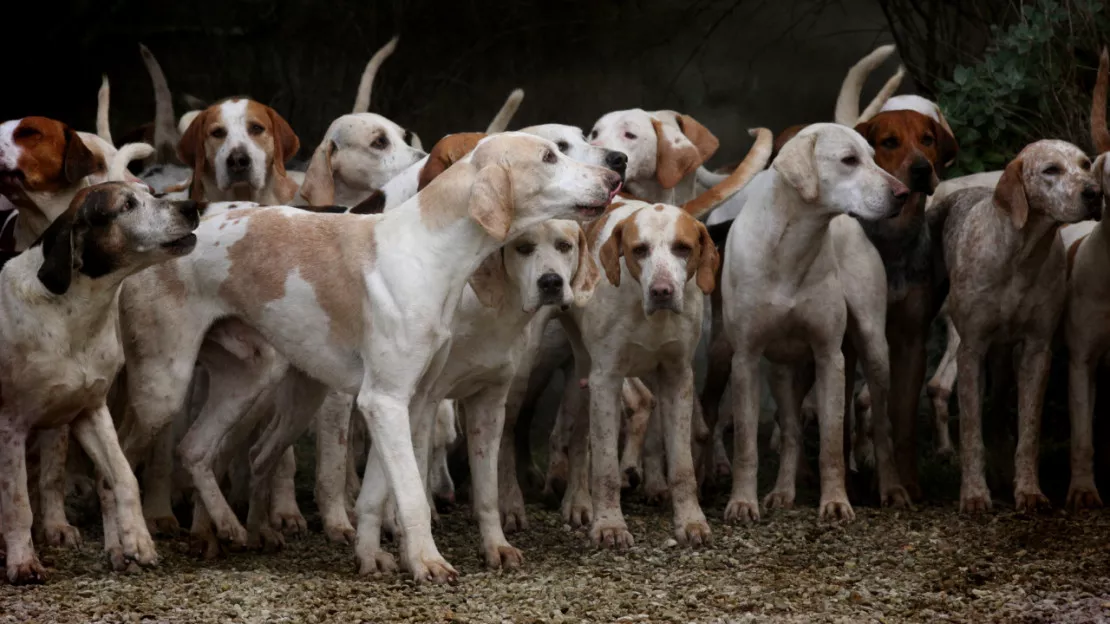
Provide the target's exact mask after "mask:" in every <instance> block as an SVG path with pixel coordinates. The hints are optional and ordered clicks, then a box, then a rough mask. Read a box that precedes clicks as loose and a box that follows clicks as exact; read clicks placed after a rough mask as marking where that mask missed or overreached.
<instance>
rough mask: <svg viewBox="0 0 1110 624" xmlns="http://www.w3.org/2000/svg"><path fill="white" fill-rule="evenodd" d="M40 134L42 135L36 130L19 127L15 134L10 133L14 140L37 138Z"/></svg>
mask: <svg viewBox="0 0 1110 624" xmlns="http://www.w3.org/2000/svg"><path fill="white" fill-rule="evenodd" d="M41 134H42V133H41V132H39V130H38V128H31V127H29V126H20V127H19V128H17V129H16V131H15V132H13V133H12V137H13V138H16V139H29V138H31V137H37V136H39V135H41Z"/></svg>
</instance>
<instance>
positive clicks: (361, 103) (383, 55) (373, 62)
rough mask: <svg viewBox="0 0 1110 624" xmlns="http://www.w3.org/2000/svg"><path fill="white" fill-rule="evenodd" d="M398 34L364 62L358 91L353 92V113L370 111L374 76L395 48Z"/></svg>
mask: <svg viewBox="0 0 1110 624" xmlns="http://www.w3.org/2000/svg"><path fill="white" fill-rule="evenodd" d="M398 39H400V37H399V36H396V35H395V36H394V37H393V38H392V39H390V40H389V43H387V44H385V45H383V46H382V47H381V48H380V49H379V50H378V51H377V52H375V53H374V56H371V57H370V62H369V63H367V64H366V69H364V70H363V71H362V80H359V82H358V93H356V94H355V108H354V110H353V111H352V112H355V113H368V112H370V91H371V89H373V88H374V76H375V75H376V74H377V73H378V69H380V68H381V66H382V63H384V62H385V59H387V58H389V57H390V56H391V55H392V54H393V51H394V50H396V49H397V40H398Z"/></svg>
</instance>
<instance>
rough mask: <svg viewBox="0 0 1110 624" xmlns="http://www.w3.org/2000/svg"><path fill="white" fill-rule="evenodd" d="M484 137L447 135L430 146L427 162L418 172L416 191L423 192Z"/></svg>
mask: <svg viewBox="0 0 1110 624" xmlns="http://www.w3.org/2000/svg"><path fill="white" fill-rule="evenodd" d="M485 136H486V135H485V133H483V132H460V133H457V134H449V135H447V136H445V137H443V138H442V139H440V140H439V141H438V142H437V143H436V144H435V145H434V146H432V151H431V152H430V153H429V154H428V162H426V163H424V168H423V169H421V170H420V179H419V182H418V183H417V185H416V190H417V191H422V190H424V187H425V186H428V184H430V183H431V181H432V180H434V179H436V177H437V176H439V174H441V173H443V172H444V171H446V170H447V168H448V167H450V166H451V165H453V164H455V162H457V161H458V160H460V159H462V157H463V156H466V155H467V154H469V153H470V150H472V149H474V146H475V145H477V144H478V141H481V140H482V139H483V138H485Z"/></svg>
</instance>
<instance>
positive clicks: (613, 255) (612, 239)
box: [598, 218, 628, 286]
mask: <svg viewBox="0 0 1110 624" xmlns="http://www.w3.org/2000/svg"><path fill="white" fill-rule="evenodd" d="M627 221H628V219H627V218H626V219H625V220H624V221H621V222H620V223H618V224H617V225H616V226H614V227H613V231H612V232H611V233H610V234H609V239H608V240H606V241H605V243H604V244H603V245H602V246H601V250H600V251H599V252H598V259H599V260H601V268H603V269H605V277H606V278H608V279H609V283H610V284H612V285H614V286H620V285H621V255H622V254H623V253H624V245H623V242H622V241H621V238H622V237H623V235H624V224H625V222H627Z"/></svg>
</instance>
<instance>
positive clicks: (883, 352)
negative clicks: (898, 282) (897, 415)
mask: <svg viewBox="0 0 1110 624" xmlns="http://www.w3.org/2000/svg"><path fill="white" fill-rule="evenodd" d="M853 320H855V321H857V322H856V323H854V324H855V326H856V327H855V329H856V333H857V334H858V336H859V340H858V345H857V347H856V348H857V353H859V355H860V359H861V361H862V363H863V369H864V373H865V374H866V376H867V388H868V390H870V393H871V429H872V442H873V444H874V447H875V463H876V465H877V468H878V472H879V499H880V501H881V504H882V505H883V506H884V507H886V506H890V507H899V508H901V507H908V506H909V505H910V495H909V493H908V492H907V491H906V489H905V488H904V487H902V480H901V479H900V478H899V475H898V466H897V465H896V464H895V463H894V444H893V441H892V439H891V424H890V409H891V405H892V403H891V402H890V387H891V386H890V378H891V377H890V357H891V355H892V351H891V349H890V348H889V347H888V346H887V340H886V327H885V325H886V322H885V321H886V319H885V318H882V317H879V318H876V317H874V316H867V315H860V316H859V317H854V319H853ZM899 354H900V355H901V356H902V357H907V358H910V357H912V356H913V355H914V354H909V353H903V352H902V351H899ZM905 364H908V362H903V365H905ZM845 374H847V373H845ZM916 387H917V390H918V391H919V392H920V389H921V387H920V384H918V385H917V386H916ZM904 390H906V391H907V396H902V397H900V398H901V399H902V400H903V401H904V402H905V403H912V404H913V406H914V408H915V409H913V412H914V414H915V415H916V412H917V410H916V406H917V397H918V396H919V395H918V394H914V395H913V396H912V397H911V396H908V388H905V389H904ZM903 407H904V406H903ZM913 420H915V421H916V416H915V417H914V418H913ZM911 427H912V428H913V429H916V426H913V425H911ZM866 433H867V432H866V431H863V430H861V431H858V432H857V435H859V436H862V435H866ZM908 437H909V438H910V441H911V442H913V441H915V440H916V433H915V432H914V431H912V430H911V432H910V434H909V436H908ZM912 466H913V472H914V473H916V471H917V470H916V466H917V462H916V461H912Z"/></svg>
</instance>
